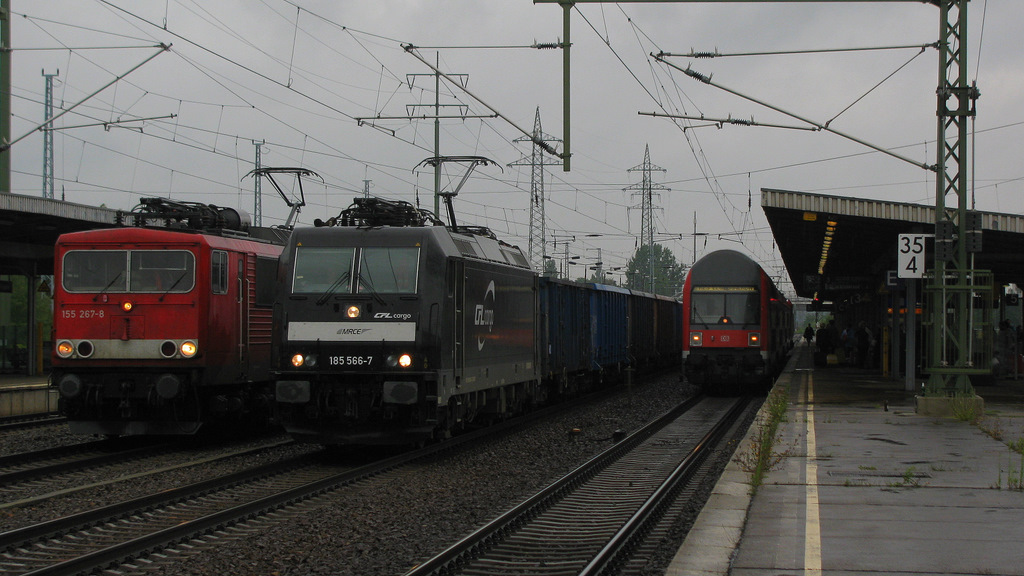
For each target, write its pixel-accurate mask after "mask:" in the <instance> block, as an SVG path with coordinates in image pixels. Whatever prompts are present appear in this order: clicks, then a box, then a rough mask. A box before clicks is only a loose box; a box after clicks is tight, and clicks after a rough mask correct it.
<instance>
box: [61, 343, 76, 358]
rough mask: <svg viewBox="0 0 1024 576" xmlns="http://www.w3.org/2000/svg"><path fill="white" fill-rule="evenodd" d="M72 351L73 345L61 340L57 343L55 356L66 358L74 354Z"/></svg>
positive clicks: (73, 349)
mask: <svg viewBox="0 0 1024 576" xmlns="http://www.w3.org/2000/svg"><path fill="white" fill-rule="evenodd" d="M74 351H75V345H74V344H72V343H71V342H70V341H69V340H61V341H60V342H57V356H60V357H61V358H67V357H69V356H71V354H72V353H74Z"/></svg>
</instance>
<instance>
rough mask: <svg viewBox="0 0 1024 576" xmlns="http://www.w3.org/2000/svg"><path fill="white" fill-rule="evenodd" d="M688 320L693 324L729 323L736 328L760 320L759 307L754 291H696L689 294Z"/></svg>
mask: <svg viewBox="0 0 1024 576" xmlns="http://www.w3.org/2000/svg"><path fill="white" fill-rule="evenodd" d="M690 309H691V316H690V321H691V322H692V323H694V324H704V325H722V324H731V325H735V326H736V327H737V328H739V327H741V326H744V325H756V324H758V322H760V314H761V308H760V304H759V300H758V293H757V292H756V291H737V292H733V291H729V292H711V291H707V292H704V291H702V292H697V291H696V290H694V292H693V294H692V296H691V305H690Z"/></svg>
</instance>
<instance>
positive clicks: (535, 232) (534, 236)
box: [509, 107, 561, 270]
mask: <svg viewBox="0 0 1024 576" xmlns="http://www.w3.org/2000/svg"><path fill="white" fill-rule="evenodd" d="M515 141H516V142H532V143H533V147H532V150H531V153H530V157H529V159H526V158H523V159H521V160H519V161H517V162H513V163H511V164H509V166H530V167H531V176H530V247H529V251H528V253H527V258H528V259H529V260H530V265H531V266H533V268H534V270H544V259H545V257H546V256H547V251H546V250H545V238H546V237H547V229H546V223H545V216H544V166H557V165H558V164H560V162H557V161H555V162H551V161H547V162H545V156H544V149H543V148H541V146H540V145H539V144H538V142H561V140H558V139H557V138H554V137H552V136H549V135H547V134H544V132H543V131H542V130H541V127H540V107H537V115H536V118H535V119H534V121H533V137H532V138H517V139H516V140H515Z"/></svg>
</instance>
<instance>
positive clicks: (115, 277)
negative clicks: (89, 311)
mask: <svg viewBox="0 0 1024 576" xmlns="http://www.w3.org/2000/svg"><path fill="white" fill-rule="evenodd" d="M122 274H124V270H121V271H120V272H118V273H117V276H114V279H113V280H111V281H110V283H109V284H107V285H106V286H104V287H103V290H100V291H99V292H97V293H96V295H95V296H93V297H92V301H93V302H95V301H97V300H99V298H100V296H102V295H103V293H104V292H106V291H107V290H110V287H111V286H113V285H114V282H117V281H118V280H120V279H121V275H122Z"/></svg>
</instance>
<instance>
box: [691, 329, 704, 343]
mask: <svg viewBox="0 0 1024 576" xmlns="http://www.w3.org/2000/svg"><path fill="white" fill-rule="evenodd" d="M703 345H704V333H703V332H690V346H703Z"/></svg>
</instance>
